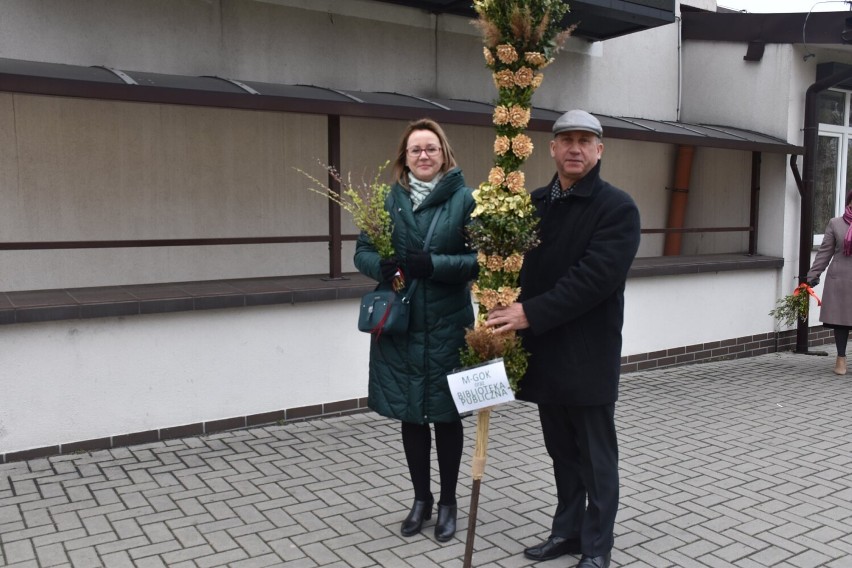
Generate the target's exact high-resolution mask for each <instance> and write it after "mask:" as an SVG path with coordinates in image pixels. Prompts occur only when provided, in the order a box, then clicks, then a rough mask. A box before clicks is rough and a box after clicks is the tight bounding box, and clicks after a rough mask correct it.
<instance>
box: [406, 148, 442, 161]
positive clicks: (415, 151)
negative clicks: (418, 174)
mask: <svg viewBox="0 0 852 568" xmlns="http://www.w3.org/2000/svg"><path fill="white" fill-rule="evenodd" d="M405 151H406V152H408V155H409V156H410V157H412V158H419V157H420V154H422V153H423V152H426V155H427V156H429V157H430V158H433V157H435V156H437V155H438V152H440V151H441V147H440V146H426V147H425V148H421V147H420V146H412V147H411V148H406V149H405Z"/></svg>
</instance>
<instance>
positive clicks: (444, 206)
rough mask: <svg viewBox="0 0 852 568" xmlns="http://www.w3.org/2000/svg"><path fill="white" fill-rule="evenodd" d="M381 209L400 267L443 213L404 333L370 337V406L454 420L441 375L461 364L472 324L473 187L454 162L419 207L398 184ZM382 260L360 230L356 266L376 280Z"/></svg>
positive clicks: (407, 416)
mask: <svg viewBox="0 0 852 568" xmlns="http://www.w3.org/2000/svg"><path fill="white" fill-rule="evenodd" d="M385 207H386V208H387V209H388V210H389V211H390V212H391V218H392V219H393V222H394V231H393V245H394V250H395V251H396V252H397V258H398V259H400V264H401V266H402V269H403V271H405V256H406V253H407V252H408V251H409V250H422V249H423V242H424V240H425V238H426V233H427V232H428V230H429V224H430V223H431V222H432V217H433V215H435V214H436V213H437V212H438V211H440V217H438V224H437V225H436V226H435V232H434V234H433V235H432V241H431V243H430V245H429V250H430V252H431V253H432V263H433V265H434V267H435V271H434V272H433V274H432V277H431V278H428V279H421V280H420V281H419V283H418V284H417V287H416V289H415V292H414V296H413V297H412V299H411V322H410V325H409V328H408V333H406V334H404V335H396V336H389V335H381V336H379V337H378V339H376V338H375V337H374V336H372V337H371V338H370V384H369V406H370V408H371V409H373V410H375V411H376V412H378V413H379V414H381V415H382V416H387V417H389V418H396V419H398V420H402V421H404V422H412V423H416V424H425V423H429V422H449V421H453V420H458V418H459V415H458V413H457V412H456V408H455V404H454V403H453V400H452V398H451V396H450V391H449V387H448V386H447V379H446V375H447V373H449V372H451V371H452V370H453V369H455V368H456V367H458V365H459V349H461V348H462V347H463V346H464V334H465V330H466V328H468V327H470V326H472V325H473V307H472V304H471V297H470V281H471V280H472V279H473V278H474V275H475V273H476V253H475V252H474V251H472V250H470V249H469V248H468V246H467V243H466V240H465V234H464V229H465V225H466V224H467V223H468V222H469V221H470V214H471V212H473V209H474V207H475V203H474V200H473V196H472V192H471V190H470V188H468V187H466V186H465V183H464V177H463V176H462V172H461V170H459V169H458V168H454V169H452V170H450V171H449V172H447V173H446V174H445V175H444V177H443V178H441V180H440V181H439V182H438V185H437V186H436V187H435V189H433V190H432V192H431V193H430V194H429V196H428V197H426V199H425V200H424V201H423V203H422V204H421V205H420V207H419V208H418V209H417V211H412V207H411V198H410V197H409V193H408V191H407V190H406V189H405V188H404V187H402V186H401V185H399V184H395V185H394V186H393V188H392V190H391V194H390V195H389V196H388V199H387V201H386V202H385ZM379 260H380V258H379V255H378V254H377V253H376V251H375V249H374V248H373V246H372V244H371V243H370V241H369V239H368V238H367V237H366V236H365V235H364V234H363V233H362V234H361V236H360V237H359V238H358V242H357V245H356V249H355V266H357V267H358V270H360V271H361V272H362V273H363V274H365V275H367V276H369V277H371V278H374V279H375V280H380V279H381V276H380V270H379ZM407 284H408V285H410V284H411V282H410V281H409V282H407Z"/></svg>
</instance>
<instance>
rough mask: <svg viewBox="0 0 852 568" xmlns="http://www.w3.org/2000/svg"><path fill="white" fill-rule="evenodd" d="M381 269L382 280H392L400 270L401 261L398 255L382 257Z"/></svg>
mask: <svg viewBox="0 0 852 568" xmlns="http://www.w3.org/2000/svg"><path fill="white" fill-rule="evenodd" d="M379 269H380V270H381V272H382V282H390V281H391V280H393V277H394V275H395V274H396V271H397V270H399V261H398V260H397V259H396V257H393V258H385V259H382V260H381V261H380V262H379Z"/></svg>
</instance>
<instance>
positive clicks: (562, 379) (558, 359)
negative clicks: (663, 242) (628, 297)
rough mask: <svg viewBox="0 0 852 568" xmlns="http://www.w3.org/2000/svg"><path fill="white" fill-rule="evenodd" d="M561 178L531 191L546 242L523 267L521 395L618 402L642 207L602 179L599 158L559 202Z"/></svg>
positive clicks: (552, 401) (543, 400)
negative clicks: (627, 291)
mask: <svg viewBox="0 0 852 568" xmlns="http://www.w3.org/2000/svg"><path fill="white" fill-rule="evenodd" d="M555 181H556V177H555V176H554V179H553V181H551V184H550V185H548V186H546V187H542V188H539V189H537V190H535V191H534V192H533V193H532V201H533V204H534V205H535V208H536V212H537V214H538V216H539V218H540V225H539V232H540V240H541V243H540V244H539V245H538V246H537V247H536V248H534V249H533V250H532V251H530V252H529V253H527V255H526V257H525V259H524V264H523V268H522V270H521V297H520V298H519V300H520V301H521V303H522V305H523V308H524V313H525V315H526V317H527V320H528V321H529V324H530V327H529V328H528V329H527V330H525V331H524V332H523V333H522V338H523V345H524V347H525V348H526V349H527V351H528V352H529V353H530V358H529V367H528V369H527V373H526V375H525V376H524V378H523V379H521V382H520V392H519V393H518V396H517V397H518V398H519V399H521V400H527V401H530V402H536V403H539V404H563V405H574V406H589V405H601V404H609V403H613V402H615V401H616V400H617V399H618V381H619V375H620V371H621V328H622V323H623V320H624V287H625V282H626V280H627V272H628V270H629V269H630V265H631V264H632V263H633V258H634V257H635V256H636V251H637V249H638V248H639V211H638V209H637V208H636V204H635V203H634V202H633V199H632V198H631V197H630V196H629V195H628V194H627V193H625V192H623V191H621V190H620V189H618V188H616V187H614V186H612V185H610V184H609V183H607V182H605V181H603V180H602V179H601V178H600V162H598V164H597V166H595V168H593V169H592V171H590V172H589V173H588V174H587V175H586V177H584V178H583V179H582V180H580V181H579V182H578V183H577V184H576V185H575V186H574V188H573V190H572V191H571V193H570V194H569V196H568V197H567V198H565V199H560V200H557V201H555V202H551V200H550V191H551V187H552V186H553V183H554V182H555Z"/></svg>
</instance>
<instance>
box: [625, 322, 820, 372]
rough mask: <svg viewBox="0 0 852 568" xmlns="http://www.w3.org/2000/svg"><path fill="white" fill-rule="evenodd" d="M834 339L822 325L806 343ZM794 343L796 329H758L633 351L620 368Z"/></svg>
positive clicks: (732, 355) (738, 354) (749, 353)
mask: <svg viewBox="0 0 852 568" xmlns="http://www.w3.org/2000/svg"><path fill="white" fill-rule="evenodd" d="M831 343H834V333H833V332H832V331H831V329H829V328H825V327H822V326H819V327H812V328H810V330H809V331H808V345H809V346H810V347H816V346H818V345H826V344H831ZM795 347H796V330H795V329H792V330H789V331H780V332H771V333H759V334H757V335H747V336H744V337H735V338H732V339H723V340H714V341H708V342H707V343H699V344H696V345H683V346H680V347H673V348H671V349H666V350H664V351H654V352H652V353H635V354H633V355H628V356H626V357H622V358H621V372H622V373H633V372H636V371H647V370H649V369H661V368H663V367H674V366H678V365H689V364H692V363H706V362H708V361H724V360H727V359H741V358H743V357H754V356H756V355H765V354H766V353H776V352H778V351H792V350H793V349H795Z"/></svg>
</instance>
